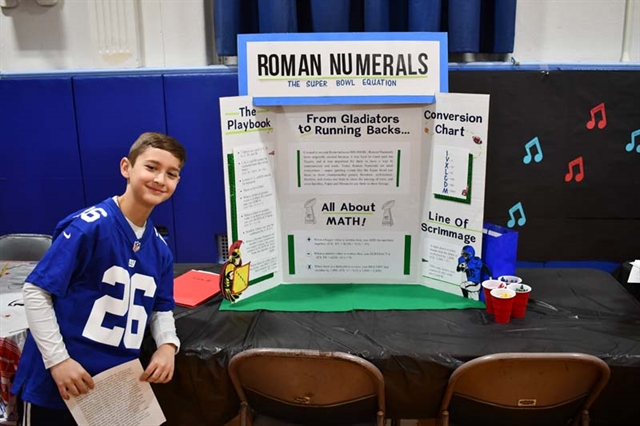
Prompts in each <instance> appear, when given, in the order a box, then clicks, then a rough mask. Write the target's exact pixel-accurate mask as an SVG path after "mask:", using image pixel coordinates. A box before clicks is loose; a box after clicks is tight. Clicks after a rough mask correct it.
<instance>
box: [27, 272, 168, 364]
mask: <svg viewBox="0 0 640 426" xmlns="http://www.w3.org/2000/svg"><path fill="white" fill-rule="evenodd" d="M22 291H23V298H24V308H25V314H26V317H27V323H28V324H29V329H30V331H31V335H32V336H33V339H34V340H35V342H36V345H37V346H38V349H39V350H40V353H41V354H42V360H43V361H44V366H45V368H47V369H49V368H51V367H53V366H54V365H56V364H59V363H61V362H62V361H64V360H66V359H68V358H70V356H69V353H68V352H67V348H66V346H65V344H64V341H63V339H62V334H60V327H59V326H58V321H57V319H56V314H55V311H54V309H53V300H52V298H51V293H49V292H48V291H46V290H43V289H42V288H40V287H38V286H37V285H33V284H31V283H25V284H24V287H23V290H22ZM149 327H150V329H151V336H152V337H153V340H154V341H155V342H156V345H157V346H160V345H162V344H165V343H171V344H173V345H175V347H176V353H177V352H178V350H179V349H180V340H179V339H178V336H177V334H176V326H175V321H174V318H173V312H171V311H166V312H155V311H154V312H153V313H152V314H151V319H150V321H149Z"/></svg>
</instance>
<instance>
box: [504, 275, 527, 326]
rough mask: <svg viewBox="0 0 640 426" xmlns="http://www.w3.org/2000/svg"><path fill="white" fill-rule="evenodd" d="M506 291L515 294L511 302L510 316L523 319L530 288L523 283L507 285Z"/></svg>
mask: <svg viewBox="0 0 640 426" xmlns="http://www.w3.org/2000/svg"><path fill="white" fill-rule="evenodd" d="M507 288H508V289H510V290H513V291H515V292H516V297H515V298H514V300H513V310H512V311H511V316H512V317H514V318H524V314H525V313H526V312H527V302H528V301H529V295H530V294H531V286H529V285H527V284H523V283H518V284H509V285H508V286H507Z"/></svg>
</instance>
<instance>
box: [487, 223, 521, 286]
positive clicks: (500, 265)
mask: <svg viewBox="0 0 640 426" xmlns="http://www.w3.org/2000/svg"><path fill="white" fill-rule="evenodd" d="M482 228H483V229H482V259H483V260H484V263H485V265H487V267H488V268H489V270H490V271H491V272H490V274H491V276H492V277H494V278H497V277H499V276H500V275H515V274H516V260H517V257H518V231H514V230H513V229H510V228H503V227H502V226H498V225H495V224H493V223H488V222H485V223H484V225H483V227H482ZM488 278H489V276H488V274H487V276H484V275H483V276H482V279H483V280H486V279H488Z"/></svg>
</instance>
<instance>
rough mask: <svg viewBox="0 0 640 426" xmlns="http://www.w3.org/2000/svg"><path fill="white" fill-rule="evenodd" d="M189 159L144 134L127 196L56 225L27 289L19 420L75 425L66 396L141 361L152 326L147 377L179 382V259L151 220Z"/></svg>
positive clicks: (131, 162) (126, 168)
mask: <svg viewBox="0 0 640 426" xmlns="http://www.w3.org/2000/svg"><path fill="white" fill-rule="evenodd" d="M185 160H186V151H185V149H184V147H183V146H182V145H181V144H180V143H179V142H178V141H177V140H175V139H174V138H172V137H170V136H167V135H164V134H161V133H151V132H149V133H143V134H142V135H140V137H139V138H138V139H137V140H136V141H135V142H134V143H133V145H132V146H131V148H130V150H129V154H128V156H127V157H124V158H122V159H121V160H120V173H121V174H122V176H123V177H124V178H125V179H126V180H127V185H126V189H125V191H124V194H122V195H120V196H114V197H110V198H107V199H106V200H104V201H102V202H100V203H98V204H96V205H94V206H93V207H90V208H88V209H85V210H81V211H78V212H76V213H73V214H71V215H69V216H67V217H66V218H65V219H63V220H62V221H60V222H59V223H58V225H57V227H56V229H55V231H54V234H53V244H52V245H51V247H50V248H49V250H48V251H47V252H46V254H45V255H44V257H43V258H42V259H41V260H40V261H39V262H38V264H37V266H36V267H35V269H34V270H33V272H32V273H31V274H30V275H29V276H28V277H27V279H26V283H25V284H24V289H23V298H24V303H25V312H26V317H27V321H28V323H29V335H28V336H27V340H26V342H25V345H24V350H23V352H22V356H21V358H20V364H19V365H18V371H17V373H16V377H15V380H14V384H13V387H12V388H11V392H12V393H14V394H15V395H17V396H18V397H19V401H21V405H20V407H21V409H20V410H19V411H20V414H21V423H20V424H23V425H27V424H29V425H34V426H36V425H54V424H55V425H62V424H64V425H74V424H76V423H75V421H74V419H73V416H72V415H71V412H70V411H69V410H68V409H67V406H66V404H65V403H64V401H63V398H64V399H69V396H70V395H73V396H79V395H80V394H84V393H87V392H88V391H89V389H92V388H93V386H94V382H93V379H92V376H95V375H96V374H98V373H100V372H102V371H105V370H107V369H109V368H112V367H115V366H117V365H120V364H123V363H125V362H128V361H131V360H134V359H136V358H139V355H140V346H141V344H142V340H143V336H144V333H145V329H146V327H147V324H149V327H150V331H151V335H152V336H153V338H154V340H155V342H156V345H157V350H156V351H155V352H154V354H153V355H152V357H151V360H150V361H149V365H148V367H147V368H146V369H145V371H144V373H143V374H142V376H141V377H140V380H144V381H147V382H150V383H166V382H168V381H169V380H171V378H172V377H173V371H174V357H175V353H176V352H177V351H178V348H179V347H180V341H179V340H178V337H177V335H176V328H175V322H174V318H173V312H172V310H173V308H174V307H175V301H174V299H173V256H172V254H171V251H170V250H169V247H168V246H167V243H166V242H165V241H164V240H163V239H162V237H161V236H160V234H159V233H158V232H157V231H156V230H155V228H154V226H153V223H152V222H151V219H149V215H150V214H151V211H152V210H153V208H154V207H155V206H157V205H158V204H160V203H162V202H164V201H166V200H168V199H169V198H170V197H171V195H173V192H174V191H175V189H176V187H177V185H178V182H179V180H180V170H181V169H182V166H183V165H184V163H185ZM124 403H126V402H125V401H123V404H124Z"/></svg>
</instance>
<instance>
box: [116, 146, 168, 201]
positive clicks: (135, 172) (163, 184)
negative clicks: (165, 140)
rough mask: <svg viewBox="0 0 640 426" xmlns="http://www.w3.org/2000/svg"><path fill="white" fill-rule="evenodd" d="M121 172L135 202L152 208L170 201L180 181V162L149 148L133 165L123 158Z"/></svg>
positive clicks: (163, 151)
mask: <svg viewBox="0 0 640 426" xmlns="http://www.w3.org/2000/svg"><path fill="white" fill-rule="evenodd" d="M120 170H121V173H122V176H124V177H125V178H127V179H128V180H129V183H128V185H129V187H130V190H131V191H132V194H133V196H134V198H135V200H136V201H138V202H140V203H142V204H144V205H147V206H151V207H154V206H157V205H158V204H160V203H162V202H163V201H166V200H167V199H169V197H171V195H173V192H174V191H175V190H176V186H177V185H178V182H179V181H180V161H179V160H178V159H177V158H176V157H175V156H174V155H173V154H171V153H170V152H168V151H165V150H163V149H158V148H147V149H146V150H145V151H144V152H143V153H141V154H140V155H139V156H138V158H137V159H136V160H135V164H133V165H132V164H131V163H130V162H129V160H128V159H127V158H123V159H122V161H121V162H120Z"/></svg>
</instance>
